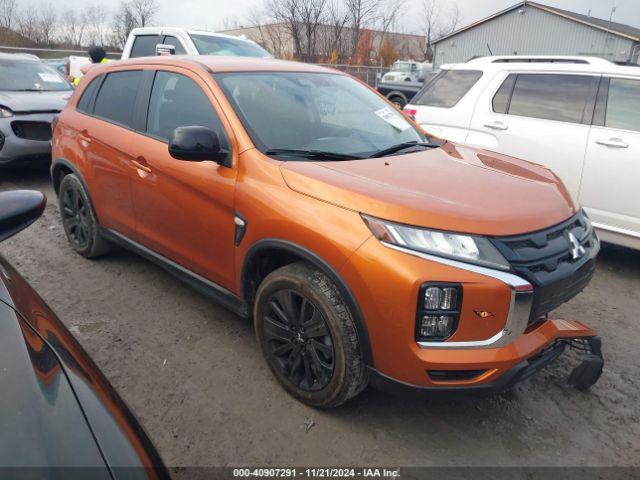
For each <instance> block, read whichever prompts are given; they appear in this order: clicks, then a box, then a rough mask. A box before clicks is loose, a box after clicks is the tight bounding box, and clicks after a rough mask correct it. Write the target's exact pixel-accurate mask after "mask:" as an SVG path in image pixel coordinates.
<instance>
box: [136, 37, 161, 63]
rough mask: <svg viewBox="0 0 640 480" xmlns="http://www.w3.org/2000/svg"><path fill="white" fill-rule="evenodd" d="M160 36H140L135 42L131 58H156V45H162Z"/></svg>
mask: <svg viewBox="0 0 640 480" xmlns="http://www.w3.org/2000/svg"><path fill="white" fill-rule="evenodd" d="M161 39H162V37H160V35H138V36H137V37H136V38H135V40H134V41H133V47H131V53H130V54H129V56H130V57H131V58H134V57H155V55H156V45H158V44H159V43H162V41H161Z"/></svg>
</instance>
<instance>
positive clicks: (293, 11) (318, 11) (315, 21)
mask: <svg viewBox="0 0 640 480" xmlns="http://www.w3.org/2000/svg"><path fill="white" fill-rule="evenodd" d="M327 2H328V0H268V3H267V10H269V11H270V12H271V15H272V16H273V18H274V20H276V21H277V22H280V23H282V24H283V25H284V28H286V30H287V31H288V33H289V35H290V36H291V40H292V42H293V48H294V54H295V56H297V57H298V58H299V59H301V60H303V61H307V62H310V61H313V60H314V57H315V55H316V53H317V51H318V49H317V40H318V30H319V28H320V25H322V24H323V20H324V9H325V6H326V5H327Z"/></svg>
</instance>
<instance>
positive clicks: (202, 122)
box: [147, 72, 226, 146]
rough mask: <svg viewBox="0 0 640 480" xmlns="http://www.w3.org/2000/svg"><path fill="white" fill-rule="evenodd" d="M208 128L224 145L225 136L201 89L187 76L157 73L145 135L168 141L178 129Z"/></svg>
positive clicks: (211, 106)
mask: <svg viewBox="0 0 640 480" xmlns="http://www.w3.org/2000/svg"><path fill="white" fill-rule="evenodd" d="M184 126H201V127H208V128H211V129H212V130H213V131H215V132H216V133H217V134H218V137H219V138H220V143H221V145H222V146H225V141H226V140H225V138H226V136H225V134H224V130H223V128H222V124H221V123H220V118H219V117H218V114H217V112H216V111H215V109H214V108H213V105H211V101H210V100H209V98H208V97H207V96H206V95H205V94H204V92H203V91H202V89H201V88H200V87H199V86H198V85H197V84H196V83H195V82H194V81H193V80H191V79H190V78H189V77H185V76H184V75H180V74H178V73H171V72H158V73H156V77H155V80H154V81H153V89H152V90H151V99H150V101H149V113H148V115H147V133H149V134H150V135H151V136H153V137H156V138H158V139H160V140H163V141H168V140H169V138H170V137H171V134H172V132H173V130H175V129H176V128H177V127H184Z"/></svg>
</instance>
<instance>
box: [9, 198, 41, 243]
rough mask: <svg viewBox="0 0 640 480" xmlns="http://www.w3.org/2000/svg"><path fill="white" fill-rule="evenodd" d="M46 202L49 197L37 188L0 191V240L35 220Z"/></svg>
mask: <svg viewBox="0 0 640 480" xmlns="http://www.w3.org/2000/svg"><path fill="white" fill-rule="evenodd" d="M46 204H47V198H46V197H45V196H44V195H43V194H42V193H40V192H37V191H35V190H12V191H8V192H0V242H1V241H3V240H6V239H7V238H9V237H11V236H12V235H15V234H16V233H18V232H19V231H21V230H24V229H25V228H27V227H28V226H29V225H31V224H32V223H33V222H35V221H36V220H37V218H38V217H39V216H40V215H42V212H43V211H44V207H45V205H46Z"/></svg>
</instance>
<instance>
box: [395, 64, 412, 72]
mask: <svg viewBox="0 0 640 480" xmlns="http://www.w3.org/2000/svg"><path fill="white" fill-rule="evenodd" d="M392 69H393V71H394V72H410V71H411V64H410V63H409V62H396V63H394V64H393V68H392Z"/></svg>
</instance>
